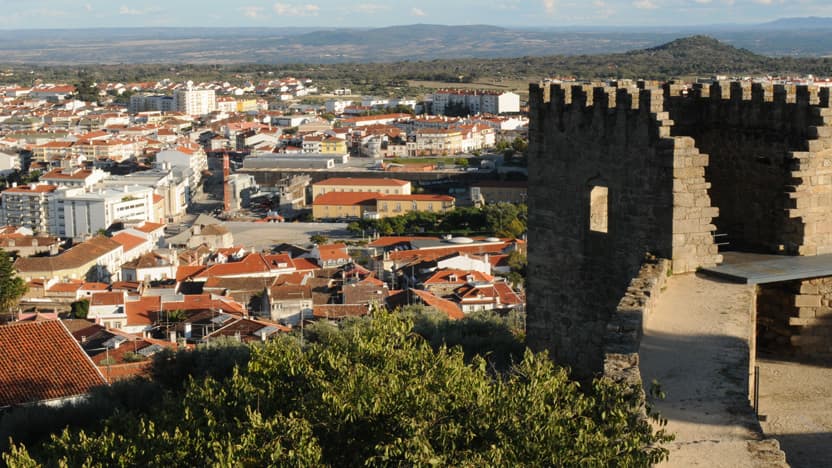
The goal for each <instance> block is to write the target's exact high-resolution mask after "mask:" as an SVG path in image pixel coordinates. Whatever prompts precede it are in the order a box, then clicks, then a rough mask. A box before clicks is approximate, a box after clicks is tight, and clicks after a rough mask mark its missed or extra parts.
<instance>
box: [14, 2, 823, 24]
mask: <svg viewBox="0 0 832 468" xmlns="http://www.w3.org/2000/svg"><path fill="white" fill-rule="evenodd" d="M0 8H2V10H0V11H2V12H3V13H2V15H0V28H2V29H31V28H88V27H125V26H208V27H217V26H220V27H221V26H235V27H239V26H270V27H285V26H343V27H347V26H355V27H368V26H369V27H381V26H389V25H396V24H413V23H431V24H494V25H499V26H573V25H579V26H580V25H600V26H614V25H624V26H672V25H701V24H714V23H755V22H764V21H770V20H774V19H777V18H783V17H793V16H832V1H830V0H444V1H443V0H420V1H394V2H390V1H386V2H385V1H374V0H337V1H336V0H309V1H295V0H279V1H264V0H231V1H229V0H223V1H218V0H168V1H164V0H0Z"/></svg>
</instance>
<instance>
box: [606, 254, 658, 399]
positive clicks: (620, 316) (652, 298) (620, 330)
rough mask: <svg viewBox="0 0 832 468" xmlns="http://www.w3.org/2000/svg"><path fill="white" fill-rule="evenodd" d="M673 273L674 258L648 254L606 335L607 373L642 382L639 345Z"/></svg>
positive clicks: (615, 377) (612, 319)
mask: <svg viewBox="0 0 832 468" xmlns="http://www.w3.org/2000/svg"><path fill="white" fill-rule="evenodd" d="M668 276H670V262H669V261H668V260H665V259H660V258H659V259H657V258H654V257H653V258H647V259H646V260H645V262H644V264H643V265H642V267H641V269H640V270H639V273H638V275H637V276H636V277H635V278H633V280H632V281H631V282H630V286H629V287H628V288H627V292H626V293H625V294H624V297H622V298H621V301H620V302H619V303H618V307H616V309H615V313H614V314H613V315H612V317H611V319H610V323H609V325H607V330H606V334H605V336H604V376H605V377H608V378H610V379H612V380H615V381H617V382H626V383H628V384H631V385H641V382H642V379H641V371H640V370H639V355H638V351H639V347H640V346H641V337H642V336H643V332H644V324H645V323H646V322H647V320H648V318H649V317H650V314H651V312H652V311H653V308H654V307H655V305H656V301H657V300H658V298H659V296H660V295H661V292H662V290H663V289H664V288H665V283H666V282H667V277H668Z"/></svg>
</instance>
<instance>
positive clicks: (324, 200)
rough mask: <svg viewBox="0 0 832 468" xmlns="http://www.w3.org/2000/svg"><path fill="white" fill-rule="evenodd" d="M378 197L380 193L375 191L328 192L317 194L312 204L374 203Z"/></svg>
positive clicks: (348, 204) (345, 204) (351, 204)
mask: <svg viewBox="0 0 832 468" xmlns="http://www.w3.org/2000/svg"><path fill="white" fill-rule="evenodd" d="M379 197H381V194H379V193H377V192H329V193H325V194H323V195H318V196H317V197H316V198H315V201H313V202H312V204H313V205H335V206H353V205H375V203H376V199H378V198H379Z"/></svg>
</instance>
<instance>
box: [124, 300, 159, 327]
mask: <svg viewBox="0 0 832 468" xmlns="http://www.w3.org/2000/svg"><path fill="white" fill-rule="evenodd" d="M161 304H162V298H161V296H144V297H142V298H140V299H139V300H138V301H128V302H126V303H125V304H124V313H125V314H126V315H127V325H128V326H139V325H153V318H154V317H155V316H156V314H158V313H159V309H160V308H161Z"/></svg>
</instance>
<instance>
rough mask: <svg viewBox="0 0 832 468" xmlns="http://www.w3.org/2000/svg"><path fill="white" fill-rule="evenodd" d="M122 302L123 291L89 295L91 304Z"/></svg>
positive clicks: (116, 303)
mask: <svg viewBox="0 0 832 468" xmlns="http://www.w3.org/2000/svg"><path fill="white" fill-rule="evenodd" d="M121 304H124V292H123V291H117V292H99V293H95V294H93V295H92V297H90V305H91V306H105V305H121Z"/></svg>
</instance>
